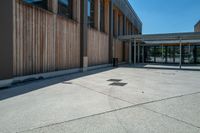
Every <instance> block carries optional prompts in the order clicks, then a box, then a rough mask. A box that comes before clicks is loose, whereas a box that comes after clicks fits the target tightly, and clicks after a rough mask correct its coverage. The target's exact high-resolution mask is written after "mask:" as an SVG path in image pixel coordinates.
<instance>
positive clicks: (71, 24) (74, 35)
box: [13, 1, 80, 76]
mask: <svg viewBox="0 0 200 133" xmlns="http://www.w3.org/2000/svg"><path fill="white" fill-rule="evenodd" d="M14 6H15V8H14V9H15V11H14V18H15V19H14V20H15V21H14V42H15V43H14V44H13V45H14V47H13V53H14V54H13V58H14V59H13V75H14V76H24V75H30V74H37V73H44V72H51V71H57V70H66V69H71V68H79V67H80V24H79V23H77V22H75V21H72V20H67V19H66V18H64V17H61V16H57V15H55V14H53V13H51V12H49V11H45V10H43V9H40V8H37V7H34V6H31V5H27V4H24V3H22V2H19V1H16V3H15V4H14Z"/></svg>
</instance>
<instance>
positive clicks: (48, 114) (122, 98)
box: [0, 67, 200, 133]
mask: <svg viewBox="0 0 200 133" xmlns="http://www.w3.org/2000/svg"><path fill="white" fill-rule="evenodd" d="M88 73H91V74H92V75H90V74H88ZM88 73H86V74H80V73H79V74H74V75H69V76H63V77H57V78H53V79H48V80H41V81H39V82H31V83H28V84H25V85H19V86H17V87H13V88H10V89H8V90H2V91H0V100H1V101H0V116H1V119H0V131H1V132H3V133H4V132H5V133H9V132H21V131H27V130H28V131H31V132H50V131H52V132H53V131H54V132H66V131H70V132H80V131H83V132H92V133H93V132H95V131H96V132H109V133H112V132H113V133H115V132H116V133H117V132H119V133H121V132H122V133H123V132H139V133H140V132H141V133H143V132H146V133H148V132H150V133H151V132H152V133H156V132H159V133H160V132H162V131H163V132H164V133H165V132H166V133H167V132H178V133H179V132H181V133H187V132H188V133H196V132H199V128H198V125H199V124H200V121H199V117H198V115H199V109H198V107H199V102H198V101H199V96H195V98H186V99H185V102H184V104H180V103H181V101H184V100H177V104H180V105H177V104H175V102H176V101H172V102H169V103H168V102H167V101H168V100H171V99H176V98H178V97H180V96H182V98H185V97H183V95H191V94H193V93H199V92H200V88H199V86H200V82H199V79H200V72H198V71H178V70H159V69H140V68H133V67H120V68H116V69H106V71H104V69H103V70H101V71H96V70H95V71H93V72H88ZM109 79H122V81H120V82H123V83H127V85H125V86H119V87H117V86H110V85H109V84H110V83H111V82H110V81H108V80H109ZM197 100H198V101H197ZM161 101H166V103H163V104H159V103H160V102H161ZM157 103H158V104H157ZM190 103H194V104H190ZM154 104H155V105H154ZM185 104H190V105H185ZM142 105H145V106H142ZM146 105H149V108H147V107H146ZM150 105H151V106H150ZM161 105H162V106H161ZM170 105H171V108H169V110H168V112H169V114H168V113H166V112H167V111H166V110H167V107H168V106H169V107H170ZM130 106H131V107H134V109H133V110H132V109H130V110H129V108H127V107H130ZM138 106H140V108H138ZM194 106H195V107H194ZM124 107H125V108H124ZM122 108H123V110H121V111H116V110H117V109H122ZM126 108H127V109H126ZM143 108H145V109H143ZM160 108H161V109H160ZM172 108H173V109H172ZM193 108H194V109H195V110H196V111H191V110H192V109H193ZM176 110H183V111H182V112H181V113H180V114H178V113H177V112H178V111H177V112H176ZM184 110H186V111H184ZM110 111H111V112H110ZM165 111H166V112H165ZM116 112H117V113H116ZM192 113H193V114H194V115H192ZM97 114H98V115H97ZM116 114H117V116H116ZM168 115H169V116H168ZM184 115H185V117H182V116H184ZM88 116H89V117H88ZM195 116H196V118H195ZM197 117H198V118H197ZM180 118H182V119H180ZM193 119H194V120H193ZM119 121H120V122H119ZM184 121H186V122H184ZM121 123H123V124H121ZM123 125H125V127H124V126H123ZM35 128H36V129H35ZM37 128H39V129H41V130H39V129H37ZM31 129H33V130H31ZM71 129H73V130H71Z"/></svg>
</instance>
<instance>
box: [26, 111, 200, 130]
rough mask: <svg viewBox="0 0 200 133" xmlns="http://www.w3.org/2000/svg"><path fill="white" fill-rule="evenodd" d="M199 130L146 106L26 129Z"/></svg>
mask: <svg viewBox="0 0 200 133" xmlns="http://www.w3.org/2000/svg"><path fill="white" fill-rule="evenodd" d="M55 132H57V133H199V132H200V129H198V128H196V127H193V126H190V125H187V124H185V123H182V122H180V121H176V120H174V119H171V118H168V117H165V116H162V115H160V114H158V113H154V112H152V111H149V110H145V109H143V108H139V107H136V108H127V109H123V110H119V111H114V112H111V113H107V114H102V115H97V116H92V117H88V118H84V119H80V120H76V121H71V122H66V123H60V124H56V125H51V126H48V127H41V128H38V129H34V130H29V131H25V132H24V133H55Z"/></svg>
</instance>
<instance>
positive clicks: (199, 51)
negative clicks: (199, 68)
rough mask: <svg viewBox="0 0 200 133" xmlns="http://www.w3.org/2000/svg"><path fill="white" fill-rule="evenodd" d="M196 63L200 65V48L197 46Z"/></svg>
mask: <svg viewBox="0 0 200 133" xmlns="http://www.w3.org/2000/svg"><path fill="white" fill-rule="evenodd" d="M196 55H197V56H196V62H197V63H198V64H199V63H200V46H196Z"/></svg>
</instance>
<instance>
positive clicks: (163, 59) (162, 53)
mask: <svg viewBox="0 0 200 133" xmlns="http://www.w3.org/2000/svg"><path fill="white" fill-rule="evenodd" d="M163 52H164V49H163V44H162V62H163V63H164V55H163Z"/></svg>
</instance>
